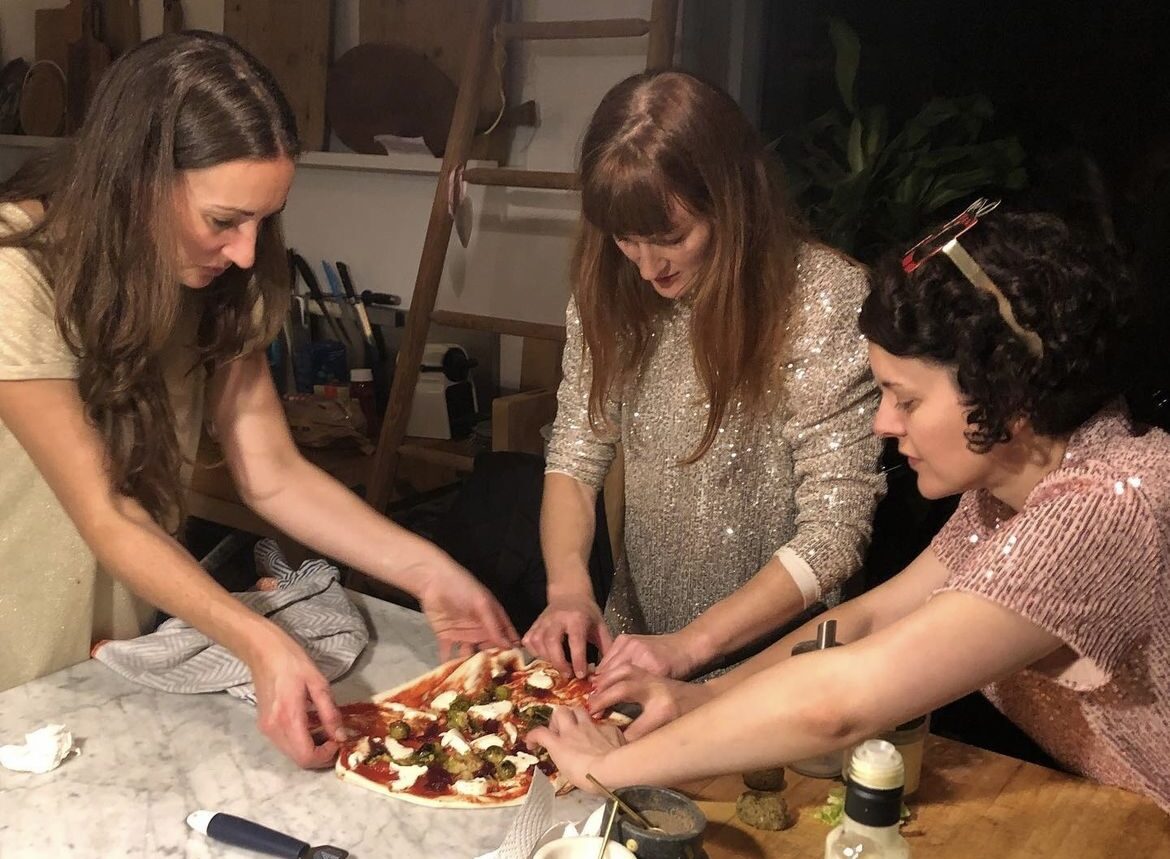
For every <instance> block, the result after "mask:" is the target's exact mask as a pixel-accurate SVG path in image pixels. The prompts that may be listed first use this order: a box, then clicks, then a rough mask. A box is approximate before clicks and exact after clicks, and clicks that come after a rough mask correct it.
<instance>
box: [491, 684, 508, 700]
mask: <svg viewBox="0 0 1170 859" xmlns="http://www.w3.org/2000/svg"><path fill="white" fill-rule="evenodd" d="M495 696H496V700H497V701H507V700H508V699H509V698H511V697H512V689H511V687H508V686H505V685H504V684H503V683H501V684H499V685H498V686H496V689H495Z"/></svg>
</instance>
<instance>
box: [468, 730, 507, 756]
mask: <svg viewBox="0 0 1170 859" xmlns="http://www.w3.org/2000/svg"><path fill="white" fill-rule="evenodd" d="M503 745H504V740H503V738H502V737H498V736H496V735H495V734H487V735H486V736H483V737H476V738H475V739H474V740H472V741H471V747H472V748H473V749H475V750H477V751H480V752H482V751H483V750H484V749H490V748H491V747H492V746H501V747H502V746H503Z"/></svg>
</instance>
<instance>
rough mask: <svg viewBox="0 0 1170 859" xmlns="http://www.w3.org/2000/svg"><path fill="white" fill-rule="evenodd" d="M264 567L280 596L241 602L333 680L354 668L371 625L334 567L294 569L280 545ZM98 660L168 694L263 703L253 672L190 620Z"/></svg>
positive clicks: (266, 553) (263, 557)
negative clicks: (213, 695) (295, 644)
mask: <svg viewBox="0 0 1170 859" xmlns="http://www.w3.org/2000/svg"><path fill="white" fill-rule="evenodd" d="M256 566H257V569H258V570H259V571H261V572H264V573H266V574H267V575H270V576H273V577H275V578H276V579H277V580H278V581H279V583H280V586H279V587H278V588H277V589H276V590H274V591H247V592H246V593H237V594H233V596H234V597H235V598H236V599H238V600H239V601H240V602H242V603H243V604H244V605H246V606H248V607H249V608H250V609H252V610H253V611H255V612H257V613H259V614H262V615H264V616H265V617H267V618H268V619H269V620H271V621H272V622H273V623H275V624H276V625H277V626H279V627H280V628H281V629H283V630H284V631H285V632H287V633H288V634H289V635H291V636H292V637H293V638H295V639H296V640H297V641H298V642H300V644H301V645H302V646H303V647H304V648H305V652H306V653H308V654H309V657H310V658H311V659H312V660H313V662H315V663H316V664H317V667H318V668H319V669H320V670H321V673H322V674H324V675H325V676H326V677H327V678H328V679H329V680H336V679H337V678H338V677H340V676H341V675H342V674H344V673H345V672H346V671H348V670H349V668H350V666H351V665H353V663H354V660H356V659H357V657H358V655H359V654H360V653H361V652H362V650H363V649H365V646H366V644H367V643H368V642H369V640H370V634H369V631H368V630H367V629H366V623H365V620H364V619H363V618H362V616H361V614H360V613H359V612H358V610H357V609H356V608H354V606H353V604H352V603H351V602H350V601H349V597H348V596H347V595H346V593H345V590H344V589H343V588H342V587H341V584H340V582H339V581H338V580H339V579H340V576H341V573H340V572H339V571H338V569H337V568H336V567H334V566H332V565H331V564H329V563H327V562H325V561H321V560H313V561H306V562H305V563H303V564H301V566H300V567H299V568H298V569H296V570H294V569H292V568H291V567H289V566H288V564H287V563H286V562H285V560H284V558H283V557H282V556H281V554H280V550H279V549H278V548H277V547H276V543H275V542H273V541H272V540H261V541H260V542H259V543H257V544H256ZM94 658H95V659H97V660H99V661H100V662H103V663H105V664H106V665H108V666H109V667H110V668H112V669H113V670H114V671H116V672H118V673H119V674H121V675H122V676H123V677H125V678H126V679H127V680H133V681H134V682H135V683H141V684H143V685H145V686H150V687H151V688H153V689H161V690H162V691H164V692H188V693H193V692H220V691H226V692H227V693H228V694H229V695H233V696H235V697H237V698H242V699H244V700H245V701H249V702H251V703H253V704H255V703H256V691H255V689H254V688H253V686H252V675H251V673H250V672H249V670H248V666H247V665H245V664H244V663H243V662H241V661H240V660H239V659H237V658H236V656H235V655H234V654H232V652H231V651H229V650H228V649H227V648H225V647H223V646H221V645H218V644H216V643H215V642H213V641H211V639H209V638H208V637H207V636H206V635H204V634H203V633H202V632H200V631H199V630H197V629H195V628H194V627H192V626H191V625H190V624H188V623H187V622H186V621H184V620H180V619H179V618H171V619H170V620H168V621H166V622H165V623H163V624H162V625H161V626H160V627H159V628H158V629H157V630H156V631H154V632H152V633H150V634H149V635H143V636H139V637H138V638H133V639H130V640H128V641H108V642H105V643H104V644H102V645H101V646H100V647H99V648H98V649H97V652H96V653H95V654H94Z"/></svg>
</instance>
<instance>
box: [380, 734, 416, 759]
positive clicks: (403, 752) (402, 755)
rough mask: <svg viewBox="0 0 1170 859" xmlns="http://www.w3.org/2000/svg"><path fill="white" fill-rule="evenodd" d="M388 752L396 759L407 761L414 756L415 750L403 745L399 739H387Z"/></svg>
mask: <svg viewBox="0 0 1170 859" xmlns="http://www.w3.org/2000/svg"><path fill="white" fill-rule="evenodd" d="M386 754H388V755H390V757H392V758H393V759H394V760H396V761H405V760H407V759H409V758H413V757H414V755H415V751H414V749H412V748H408V747H407V746H404V745H402V744H401V743H399V742H398V741H397V740H392V739H387V740H386Z"/></svg>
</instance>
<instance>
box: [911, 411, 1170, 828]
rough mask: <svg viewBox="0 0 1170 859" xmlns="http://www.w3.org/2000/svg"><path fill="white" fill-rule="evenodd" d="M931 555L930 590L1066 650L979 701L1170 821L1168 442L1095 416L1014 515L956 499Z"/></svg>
mask: <svg viewBox="0 0 1170 859" xmlns="http://www.w3.org/2000/svg"><path fill="white" fill-rule="evenodd" d="M932 547H933V549H934V551H935V553H936V554H937V555H938V557H939V558H940V559H941V560H942V562H943V563H944V564H945V565H946V566H947V568H948V569H949V570H950V576H949V577H948V579H947V582H946V584H945V585H944V587H943V589H942V590H953V591H963V592H966V593H971V594H977V595H979V596H981V597H984V598H986V599H989V600H992V601H994V602H996V603H998V604H1000V605H1003V606H1005V607H1006V608H1009V609H1011V610H1012V611H1014V612H1017V613H1018V614H1020V615H1022V616H1023V617H1026V618H1027V619H1028V620H1030V621H1031V622H1033V623H1035V624H1038V625H1039V626H1041V627H1043V628H1044V629H1046V630H1048V631H1049V632H1051V633H1052V634H1053V635H1056V636H1058V637H1059V638H1060V639H1061V640H1062V641H1063V642H1064V643H1065V644H1066V645H1067V649H1064V648H1062V649H1061V651H1058V652H1057V653H1056V654H1053V655H1052V656H1051V657H1048V658H1046V659H1044V660H1041V661H1040V662H1038V663H1036V664H1034V665H1031V666H1029V667H1028V668H1026V669H1024V670H1023V671H1021V672H1019V673H1017V674H1015V675H1012V676H1011V677H1008V678H1006V679H1005V680H1002V681H1000V682H998V683H994V684H992V685H991V686H989V687H988V688H986V689H984V690H983V691H984V694H986V695H987V697H988V698H989V699H990V700H991V702H992V703H993V704H995V706H996V707H997V708H998V709H999V710H1000V711H1001V712H1002V713H1003V714H1004V715H1005V716H1007V717H1008V718H1009V719H1011V720H1012V721H1013V722H1015V723H1016V724H1017V725H1019V726H1020V727H1021V728H1023V730H1025V731H1026V732H1027V733H1028V734H1029V735H1031V736H1032V738H1033V739H1035V740H1036V742H1037V743H1039V744H1040V745H1041V746H1042V747H1043V748H1044V749H1045V750H1046V751H1048V753H1049V754H1051V755H1052V756H1053V757H1054V758H1055V759H1056V760H1058V761H1060V762H1061V763H1062V764H1064V765H1065V766H1067V767H1068V768H1069V769H1071V770H1073V771H1075V772H1078V773H1081V774H1083V775H1085V776H1088V777H1090V778H1093V779H1096V780H1097V781H1100V782H1104V783H1106V784H1112V785H1117V786H1119V787H1123V788H1126V789H1128V790H1132V791H1136V792H1138V793H1144V794H1146V795H1148V796H1150V797H1152V798H1153V799H1154V800H1155V801H1156V802H1157V803H1158V804H1159V805H1160V806H1162V808H1163V809H1165V810H1166V811H1168V812H1170V435H1167V434H1166V433H1164V432H1162V431H1160V430H1150V431H1148V432H1145V433H1143V434H1138V433H1137V431H1135V429H1134V428H1133V427H1132V426H1131V424H1130V422H1129V421H1128V419H1127V418H1126V417H1125V416H1124V415H1123V414H1122V412H1120V411H1119V410H1116V409H1107V410H1105V411H1103V412H1101V413H1100V414H1098V415H1097V416H1096V417H1094V418H1092V419H1091V420H1089V421H1088V422H1086V423H1085V424H1084V425H1082V426H1081V427H1080V429H1078V430H1077V431H1076V432H1075V433H1074V434H1073V436H1072V438H1071V439H1070V441H1069V446H1068V450H1067V452H1066V453H1065V457H1064V462H1063V463H1062V465H1061V467H1060V468H1058V469H1057V470H1056V471H1053V472H1052V473H1051V474H1049V475H1048V476H1047V477H1045V478H1044V479H1043V480H1042V481H1041V482H1040V483H1039V484H1038V485H1037V486H1036V488H1035V489H1033V490H1032V492H1031V494H1030V495H1029V496H1028V499H1027V501H1026V502H1025V504H1024V507H1023V509H1021V510H1020V511H1019V512H1018V513H1016V514H1015V515H1012V514H1011V510H1010V509H1008V508H1006V507H1005V506H1004V505H1002V504H1001V503H1000V502H999V501H997V500H996V499H995V498H994V497H992V496H991V494H990V493H988V492H987V491H985V490H979V491H976V492H968V493H967V494H966V495H964V496H963V499H962V500H961V502H960V504H959V507H958V509H957V510H956V511H955V514H954V516H952V517H951V519H950V520H949V521H948V522H947V524H946V525H944V526H943V528H942V530H941V531H940V532H939V533H938V535H937V536H936V537H935V539H934V542H933V543H932Z"/></svg>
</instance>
